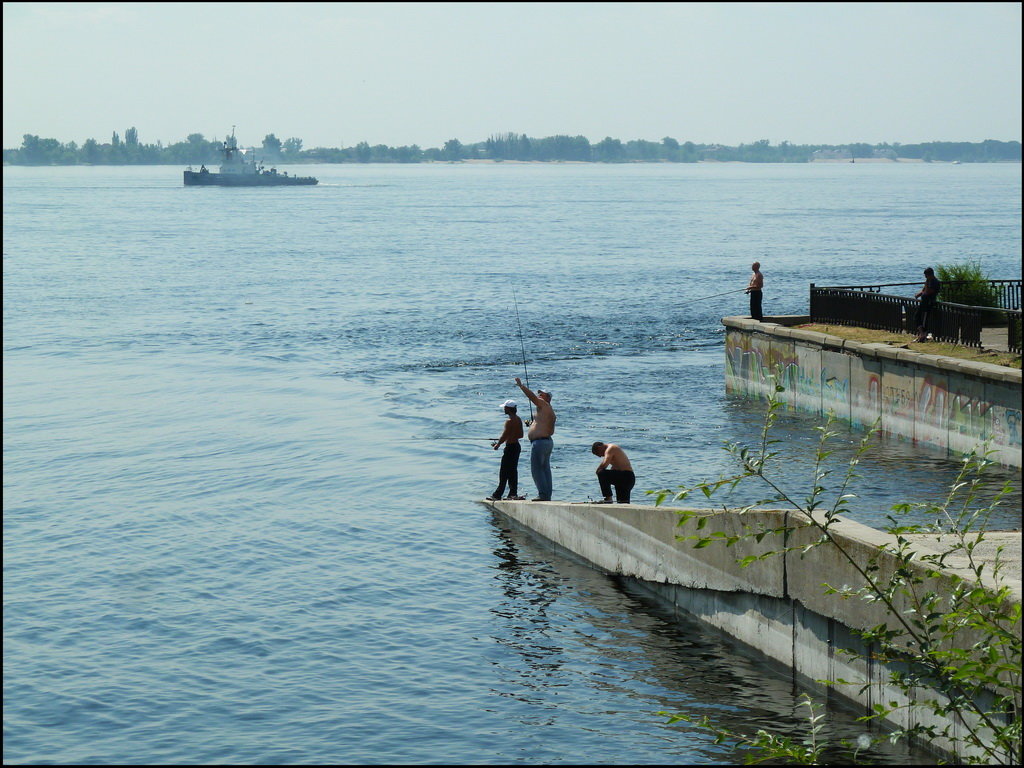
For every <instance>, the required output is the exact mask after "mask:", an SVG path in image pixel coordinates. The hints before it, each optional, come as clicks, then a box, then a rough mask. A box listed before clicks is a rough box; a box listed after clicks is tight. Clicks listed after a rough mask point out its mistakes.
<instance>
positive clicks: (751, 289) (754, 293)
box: [747, 261, 764, 322]
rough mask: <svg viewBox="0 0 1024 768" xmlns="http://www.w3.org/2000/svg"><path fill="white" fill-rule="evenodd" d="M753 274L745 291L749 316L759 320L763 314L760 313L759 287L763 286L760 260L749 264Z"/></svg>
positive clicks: (762, 317)
mask: <svg viewBox="0 0 1024 768" xmlns="http://www.w3.org/2000/svg"><path fill="white" fill-rule="evenodd" d="M750 269H751V271H752V272H753V274H752V275H751V276H750V282H749V283H747V293H749V294H750V316H751V317H752V318H754V319H755V320H757V322H761V321H762V320H764V315H763V314H762V313H761V289H763V288H764V275H762V274H761V262H759V261H755V262H754V263H753V264H751V265H750Z"/></svg>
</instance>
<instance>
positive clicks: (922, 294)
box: [914, 267, 942, 341]
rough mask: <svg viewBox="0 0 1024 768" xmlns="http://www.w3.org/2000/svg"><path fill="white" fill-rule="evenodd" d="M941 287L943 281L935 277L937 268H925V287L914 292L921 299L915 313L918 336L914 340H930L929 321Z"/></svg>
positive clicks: (916, 297) (915, 296)
mask: <svg viewBox="0 0 1024 768" xmlns="http://www.w3.org/2000/svg"><path fill="white" fill-rule="evenodd" d="M941 288H942V283H940V282H939V279H938V278H937V277H935V270H933V269H932V268H931V267H928V268H927V269H925V271H924V287H922V288H921V290H920V291H918V292H917V293H915V294H914V298H915V299H920V300H921V303H920V304H919V305H918V307H917V312H916V313H915V314H914V325H916V326H917V338H916V339H914V341H928V321H929V319H931V314H932V310H933V309H935V302H936V301H938V295H939V290H940V289H941Z"/></svg>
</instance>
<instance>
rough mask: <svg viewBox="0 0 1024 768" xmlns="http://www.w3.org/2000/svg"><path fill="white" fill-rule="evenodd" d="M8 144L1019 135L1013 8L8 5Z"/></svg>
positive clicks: (1017, 17) (1017, 30) (1017, 14)
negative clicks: (28, 139)
mask: <svg viewBox="0 0 1024 768" xmlns="http://www.w3.org/2000/svg"><path fill="white" fill-rule="evenodd" d="M3 22H4V28H3V35H4V86H3V89H4V90H3V101H4V104H3V106H4V118H3V119H4V137H3V142H4V143H3V146H4V147H17V146H20V145H21V141H22V135H23V134H25V133H32V134H38V135H40V136H43V137H44V138H56V139H59V140H60V141H62V142H66V141H72V140H74V141H76V142H78V143H79V144H81V143H82V142H83V141H84V140H85V139H87V138H96V139H98V140H100V141H101V142H102V141H109V140H110V135H111V133H112V132H113V131H115V130H116V131H117V132H118V133H120V134H121V135H122V136H123V135H124V130H125V129H126V128H129V127H132V126H135V127H137V128H138V131H139V139H140V140H141V141H143V142H145V143H154V142H156V141H157V140H161V141H163V142H164V143H170V142H175V141H181V140H183V139H184V138H185V137H186V136H187V135H188V134H189V133H202V134H204V135H205V136H206V137H207V138H214V137H218V138H220V137H223V136H224V135H225V134H227V133H230V131H231V126H232V125H236V126H238V128H237V135H238V137H239V139H240V141H241V142H242V143H244V144H259V142H260V141H262V139H263V137H264V136H265V135H266V134H267V133H274V134H276V135H277V137H278V138H280V139H285V138H288V137H292V136H295V137H299V138H301V139H302V140H303V143H304V146H305V147H306V148H311V147H315V146H331V147H337V146H352V145H354V144H356V143H357V142H359V141H368V142H370V143H371V144H389V145H393V146H394V145H401V144H414V143H415V144H419V145H420V146H421V147H434V146H439V145H441V144H443V143H444V141H445V140H447V139H450V138H458V139H460V140H461V141H463V142H473V141H482V140H484V139H486V138H487V137H488V136H489V135H491V134H495V133H499V132H505V131H515V132H517V133H526V134H528V135H529V136H534V137H542V136H551V135H554V134H559V133H563V134H570V135H577V134H582V135H584V136H586V137H587V138H589V139H590V140H591V141H599V140H600V139H602V138H604V137H605V136H612V137H614V138H619V139H623V140H627V139H636V138H643V139H650V140H655V141H657V140H660V139H661V138H662V137H664V136H672V137H674V138H676V139H679V140H680V141H687V140H689V141H694V142H698V143H711V142H721V143H724V144H739V143H748V142H752V141H757V140H759V139H769V140H770V141H771V142H772V143H778V142H780V141H784V140H786V141H790V142H793V143H798V144H809V143H826V144H840V143H846V142H853V141H866V142H869V143H877V142H884V141H888V142H902V143H912V142H919V141H981V140H983V139H989V138H991V139H999V140H1002V141H1010V140H1017V141H1019V140H1020V139H1021V4H1019V3H908V4H902V3H894V4H893V3H877V4H875V3H872V4H861V3H820V4H818V3H811V4H805V3H777V4H775V3H772V4H757V3H722V4H716V3H709V4H701V3H681V4H662V3H651V4H647V3H566V4H561V3H550V4H549V3H543V4H526V3H510V4H501V3H494V4H492V3H479V4H476V3H455V4H448V3H412V4H402V3H399V4H390V3H337V4H316V3H311V4H304V3H288V4H283V3H282V4H278V3H269V4H244V3H230V4H220V3H209V4H207V3H203V4H191V3H154V4H146V3H142V4H131V3H129V4H120V3H117V4H109V3H67V4H65V3H4V6H3Z"/></svg>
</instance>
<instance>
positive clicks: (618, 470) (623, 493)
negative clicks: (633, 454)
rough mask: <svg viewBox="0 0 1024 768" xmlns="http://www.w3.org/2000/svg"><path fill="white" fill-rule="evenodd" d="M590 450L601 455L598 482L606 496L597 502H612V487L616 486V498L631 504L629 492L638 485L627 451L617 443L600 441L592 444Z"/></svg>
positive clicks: (619, 501)
mask: <svg viewBox="0 0 1024 768" xmlns="http://www.w3.org/2000/svg"><path fill="white" fill-rule="evenodd" d="M590 452H591V453H593V454H594V455H595V456H600V457H601V463H600V464H598V465H597V482H598V483H599V484H600V485H601V495H602V496H604V498H603V499H601V500H600V501H597V502H594V503H595V504H611V503H612V488H613V487H614V488H615V500H616V501H617V502H618V503H619V504H629V492H630V491H631V490H633V486H634V485H636V475H634V474H633V465H632V464H630V463H629V458H628V457H627V456H626V452H625V451H624V450H622V448H620V447H619V446H617V445H616V444H615V443H602V442H601V441H598V442H596V443H594V444H593V445H592V446H590Z"/></svg>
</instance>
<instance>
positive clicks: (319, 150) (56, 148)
mask: <svg viewBox="0 0 1024 768" xmlns="http://www.w3.org/2000/svg"><path fill="white" fill-rule="evenodd" d="M23 138H24V140H23V142H22V145H21V147H19V148H18V149H5V150H4V165H183V164H190V165H196V164H200V163H211V164H216V163H217V162H219V160H220V157H221V155H220V149H221V147H222V146H223V143H222V142H221V141H219V140H217V139H211V140H207V139H206V138H205V137H204V136H203V134H201V133H192V134H189V135H188V137H187V138H186V139H185V140H184V141H179V142H177V143H175V144H168V145H167V146H164V145H163V144H162V143H161V142H159V141H158V142H156V144H143V143H142V142H140V141H139V134H138V131H137V130H136V129H135V128H129V129H128V130H126V131H125V132H124V138H123V139H122V138H121V137H120V136H119V135H118V134H117V132H116V131H115V132H114V134H113V135H112V136H111V138H110V141H109V142H108V143H104V144H100V143H99V142H97V141H96V140H95V139H88V140H86V141H85V143H84V144H82V145H81V146H78V145H77V144H76V143H75V142H73V141H71V142H68V143H67V144H62V143H60V142H59V141H57V140H56V139H42V138H40V137H39V136H33V135H31V134H25V136H24V137H23ZM255 149H256V157H257V158H258V159H259V160H260V161H261V162H263V163H423V162H455V161H460V160H494V161H503V160H511V161H547V162H557V161H577V162H596V163H636V162H642V163H658V162H661V163H664V162H668V163H696V162H698V161H702V160H705V161H707V160H718V161H723V162H727V161H734V162H745V163H807V162H811V161H814V160H845V159H848V160H853V161H856V160H857V159H858V158H888V159H891V160H900V159H905V160H923V161H925V162H930V161H933V160H934V161H943V162H952V161H956V160H958V161H960V162H964V163H991V162H1007V161H1010V162H1020V160H1021V145H1020V142H1019V141H995V140H994V139H988V140H986V141H981V142H956V141H931V142H926V143H923V144H899V143H895V144H865V143H854V144H840V145H834V144H790V143H789V142H788V141H783V142H782V143H780V144H772V143H771V142H769V141H768V140H767V139H762V140H760V141H755V142H753V143H751V144H740V145H739V146H736V147H729V146H724V145H722V144H694V143H693V142H692V141H685V142H679V141H677V140H676V139H673V138H671V137H670V136H666V137H665V138H663V139H662V140H661V141H646V140H643V139H633V140H631V141H626V142H623V141H620V140H619V139H613V138H611V137H606V138H604V139H602V140H601V141H599V142H597V143H596V144H592V143H591V142H590V141H589V140H588V139H587V138H586V137H585V136H548V137H546V138H542V139H535V138H530V137H529V136H527V135H526V134H517V133H499V134H495V135H493V136H491V137H490V138H488V139H487V140H486V141H479V142H476V143H474V144H463V143H462V142H461V141H459V140H458V139H449V140H448V141H446V142H445V143H444V145H443V146H441V147H435V148H430V149H422V148H420V147H419V146H417V145H416V144H412V145H410V146H401V147H389V146H387V145H386V144H375V145H370V144H369V143H367V142H365V141H361V142H359V143H358V144H356V145H355V146H354V147H340V148H330V147H316V148H313V149H303V148H302V139H299V138H294V137H293V138H289V139H285V140H284V141H282V140H281V139H278V138H277V137H276V136H275V135H274V134H272V133H270V134H267V135H266V136H265V137H264V138H263V143H262V145H261V146H260V147H258V148H255Z"/></svg>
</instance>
